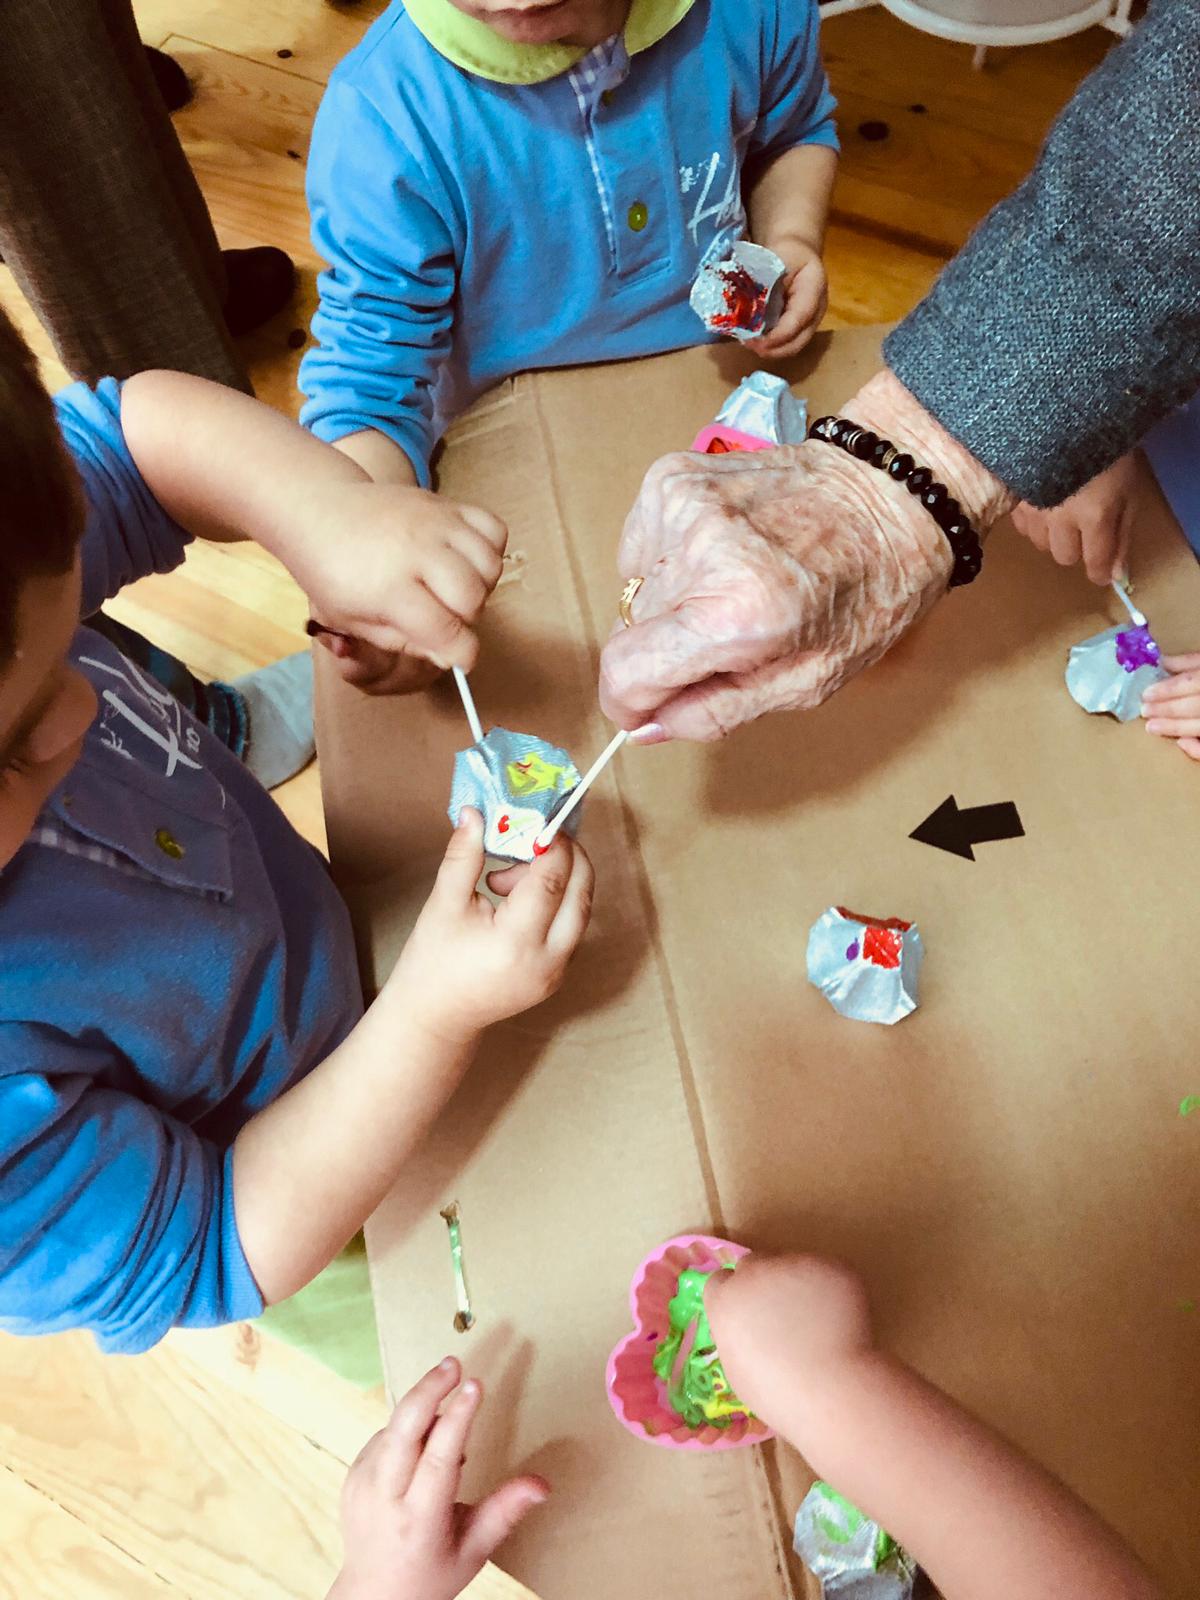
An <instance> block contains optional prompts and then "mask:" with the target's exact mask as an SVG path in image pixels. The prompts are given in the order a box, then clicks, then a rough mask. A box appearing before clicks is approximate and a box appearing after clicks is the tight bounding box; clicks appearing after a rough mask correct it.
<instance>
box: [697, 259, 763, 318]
mask: <svg viewBox="0 0 1200 1600" xmlns="http://www.w3.org/2000/svg"><path fill="white" fill-rule="evenodd" d="M721 277H722V280H723V285H722V289H721V296H722V299H723V300H724V301H725V309H724V311H718V312H717V313H716V314H715V315H714V316H712V317H710V318H709V321H710V322H711V324H712V326H713V327H714V328H755V327H757V326H758V325H759V323H761V322H762V321H763V320H764V318H765V317H766V314H767V293H768V291H767V290H766V289H765V288H764V287H763V285H762V284H761V283H759V282H758V281H757V280H756V279H755V278H753V277H752V276H751V275H750V273H748V272H747V271H746V269H745V267H742V266H732V267H724V268H722V270H721Z"/></svg>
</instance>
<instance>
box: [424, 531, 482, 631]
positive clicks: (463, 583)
mask: <svg viewBox="0 0 1200 1600" xmlns="http://www.w3.org/2000/svg"><path fill="white" fill-rule="evenodd" d="M421 581H422V582H423V583H424V585H425V587H426V588H427V589H428V590H429V592H430V594H431V595H433V597H434V599H435V600H440V601H441V603H442V605H444V606H445V607H446V609H447V610H448V611H452V612H453V613H454V615H455V616H456V617H459V618H461V620H462V621H463V622H474V621H475V619H476V617H478V615H479V613H480V612H481V611H482V610H483V608H484V605H485V604H486V603H487V597H488V595H489V594H490V593H491V590H490V589H489V588H488V586H487V584H486V583H485V582H484V581H483V578H482V577H481V576H480V574H479V573H478V572H477V571H476V570H475V568H474V567H473V566H472V564H471V562H470V561H468V559H467V557H466V556H465V555H463V553H462V552H461V551H460V550H456V549H455V548H454V546H453V545H444V546H443V547H442V549H440V550H438V551H436V552H435V553H434V554H433V555H431V556H429V557H428V558H427V559H426V561H425V562H424V563H423V566H422V571H421Z"/></svg>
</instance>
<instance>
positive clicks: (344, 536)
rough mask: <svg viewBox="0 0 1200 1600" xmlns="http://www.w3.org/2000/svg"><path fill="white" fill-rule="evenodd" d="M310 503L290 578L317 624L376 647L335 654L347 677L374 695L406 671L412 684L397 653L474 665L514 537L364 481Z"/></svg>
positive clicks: (486, 515) (416, 494) (488, 522)
mask: <svg viewBox="0 0 1200 1600" xmlns="http://www.w3.org/2000/svg"><path fill="white" fill-rule="evenodd" d="M305 505H306V509H307V516H306V521H307V524H308V526H307V530H301V533H300V537H299V538H298V540H297V544H298V545H299V547H300V548H299V552H298V554H297V555H296V557H295V559H294V560H293V561H292V563H291V565H292V571H293V574H294V576H295V577H296V579H297V581H298V582H299V583H300V585H301V587H302V588H303V589H304V590H305V592H306V593H307V595H308V597H309V601H310V603H311V605H312V611H313V616H314V618H315V619H316V621H317V623H318V624H320V625H321V626H322V627H324V628H326V629H330V630H333V631H334V632H336V633H341V634H347V635H350V636H351V642H353V643H360V642H361V644H362V645H364V646H370V647H372V648H371V650H370V651H365V650H364V651H362V652H354V651H351V652H348V653H347V652H342V653H341V654H339V656H338V659H339V660H344V661H346V662H347V668H346V670H345V671H344V676H346V677H347V678H349V679H350V681H351V682H358V684H359V686H360V687H368V686H370V687H373V688H374V690H375V692H377V693H378V692H383V691H382V690H381V689H380V687H379V686H380V684H381V683H382V682H383V681H384V680H385V679H386V678H387V676H388V674H389V673H390V672H392V671H393V670H398V668H399V667H400V666H403V668H404V670H403V672H402V673H401V676H400V679H399V681H400V682H401V683H403V684H404V686H407V687H411V686H412V685H411V668H409V667H408V666H407V665H405V664H404V663H399V664H398V663H397V662H396V660H395V658H396V657H398V656H405V655H407V656H410V657H411V656H421V657H424V658H427V659H428V660H430V661H432V662H436V663H437V665H438V666H440V667H451V666H456V667H462V668H463V669H464V670H469V669H470V668H471V667H472V666H474V664H475V657H476V656H477V654H478V652H479V644H478V641H477V639H476V637H475V634H474V632H473V625H474V623H475V622H476V621H477V620H478V618H479V615H480V613H481V612H482V610H483V608H484V605H485V603H486V601H487V598H488V596H489V595H490V594H491V592H492V590H493V589H494V588H495V587H496V584H497V582H498V581H499V578H500V572H501V567H502V558H503V555H504V545H505V542H506V540H507V538H508V531H507V529H506V528H505V526H504V524H503V523H502V522H501V521H500V520H499V519H498V518H497V517H493V516H492V515H491V513H490V512H488V511H483V510H481V509H480V508H479V507H477V506H467V505H458V504H456V503H455V502H454V501H452V500H443V499H442V498H440V497H439V496H438V495H434V494H430V493H428V492H427V491H426V490H424V489H414V488H409V487H407V486H405V485H397V484H388V483H369V482H366V481H363V482H361V483H345V482H339V483H336V484H333V485H330V486H325V487H323V488H322V489H320V490H318V491H316V492H314V493H313V494H311V495H310V496H308V498H307V499H306V501H305ZM318 637H321V636H320V635H318ZM323 642H325V643H326V644H328V643H329V641H328V640H327V639H323ZM406 679H407V680H409V681H407V682H405V680H406Z"/></svg>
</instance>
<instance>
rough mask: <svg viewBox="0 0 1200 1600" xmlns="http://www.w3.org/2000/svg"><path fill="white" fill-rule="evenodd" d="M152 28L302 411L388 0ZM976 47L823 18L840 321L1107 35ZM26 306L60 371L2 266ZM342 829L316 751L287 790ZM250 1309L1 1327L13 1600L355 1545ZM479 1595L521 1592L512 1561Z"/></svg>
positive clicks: (1041, 117)
mask: <svg viewBox="0 0 1200 1600" xmlns="http://www.w3.org/2000/svg"><path fill="white" fill-rule="evenodd" d="M136 9H137V13H138V18H139V23H140V25H141V29H142V34H143V37H144V38H145V39H146V40H147V41H148V42H150V43H152V44H156V45H160V46H163V47H164V48H166V49H168V50H169V51H170V52H171V54H172V55H174V56H176V57H177V58H178V59H179V60H180V61H181V62H182V64H183V65H184V67H185V68H186V69H187V71H188V72H189V74H190V75H191V76H192V78H193V79H194V81H195V82H196V85H197V94H196V98H195V101H194V102H193V104H192V105H191V106H190V107H188V108H187V109H186V110H185V111H183V112H182V113H181V114H180V115H179V116H178V118H177V126H178V129H179V133H180V136H181V137H182V139H183V141H184V144H185V146H186V148H187V151H188V154H189V156H190V157H191V160H192V163H193V166H194V167H195V169H196V171H197V173H198V174H199V177H200V179H201V182H202V184H203V186H204V190H205V193H206V195H207V197H208V200H209V203H210V206H211V209H212V212H213V216H214V219H215V221H216V224H217V229H218V231H219V233H220V235H221V238H222V241H223V242H224V243H225V244H227V245H231V246H238V245H247V244H255V243H272V244H277V245H282V246H284V247H285V248H286V249H288V250H290V251H291V252H292V254H293V255H294V256H295V257H296V259H297V261H298V262H299V263H300V266H301V269H302V276H303V285H302V290H301V295H300V299H299V302H298V304H297V306H296V307H295V309H294V310H293V311H292V312H289V313H285V314H283V315H281V316H280V317H278V318H276V319H275V321H274V322H273V323H272V324H271V325H270V326H269V327H267V328H266V329H264V330H263V331H262V332H261V333H259V334H258V335H256V336H255V338H254V339H253V340H252V341H249V342H248V355H249V357H250V359H251V361H252V366H253V374H254V378H255V382H256V384H257V385H258V387H259V392H260V393H261V394H262V395H263V396H264V397H265V398H267V399H269V400H270V401H271V402H272V403H273V404H275V405H278V406H279V407H281V408H282V409H284V410H287V411H294V410H295V404H296V396H295V386H294V380H295V370H296V365H297V362H298V360H299V352H298V351H295V350H292V349H291V348H290V347H289V342H288V336H289V334H291V333H292V331H293V330H294V329H296V328H307V325H308V320H309V315H310V312H311V308H312V304H313V297H314V289H313V274H314V269H315V268H316V266H317V262H316V260H315V258H314V256H313V253H312V250H311V248H310V246H309V244H308V238H307V227H306V221H305V213H304V201H303V173H304V156H305V151H306V147H307V138H308V128H309V125H310V122H311V119H312V115H313V111H314V109H315V107H316V105H317V101H318V99H319V98H320V94H321V88H322V84H323V83H324V82H325V80H326V79H327V77H328V74H329V72H330V69H331V68H332V67H333V65H334V63H335V62H336V61H337V60H338V59H339V57H340V56H342V55H343V54H344V53H345V52H346V51H347V50H348V49H350V48H351V47H352V46H353V45H354V43H355V42H356V41H357V39H358V38H359V37H360V35H361V32H362V30H363V27H364V25H365V23H366V22H367V21H368V20H369V19H370V18H371V17H373V16H375V15H377V14H378V12H379V11H380V10H381V9H382V3H381V0H362V3H358V4H355V3H343V4H337V5H335V4H331V3H328V0H252V3H247V0H137V5H136ZM1110 44H1111V39H1110V37H1109V36H1108V35H1106V34H1104V33H1102V32H1099V31H1094V32H1091V33H1088V34H1085V35H1082V36H1079V37H1077V38H1075V39H1072V40H1067V41H1065V42H1063V43H1060V44H1055V45H1045V46H1040V47H1037V48H1031V49H1026V50H1021V51H1012V52H1007V53H1000V52H995V53H993V54H992V56H991V57H990V58H989V61H988V64H987V66H986V68H985V70H984V71H983V72H974V71H973V70H972V68H971V57H970V51H969V50H968V49H966V48H965V47H961V46H956V45H952V44H948V43H946V42H944V41H940V40H936V39H933V38H928V37H926V36H924V35H921V34H918V33H915V32H913V31H911V30H910V29H908V28H906V27H905V26H903V25H902V24H900V23H898V22H896V21H895V20H893V19H892V18H891V17H889V16H888V15H887V14H886V13H883V12H879V11H868V12H862V13H858V14H854V15H850V16H846V17H840V18H836V19H834V20H832V21H830V22H828V23H827V24H826V27H825V52H826V61H827V64H828V67H829V72H830V76H831V78H832V81H833V86H834V89H835V91H836V93H837V95H838V99H839V101H840V105H841V112H840V117H841V129H842V141H843V146H844V154H843V161H842V170H841V176H840V179H839V183H838V189H837V193H836V197H835V213H834V218H833V223H832V226H831V228H830V234H829V246H828V260H829V268H830V276H831V295H830V311H829V323H830V325H831V326H839V327H840V326H845V325H847V324H852V323H867V322H879V321H885V320H889V319H892V318H896V317H899V316H901V315H903V313H904V312H905V311H906V310H907V309H908V308H909V307H910V306H911V305H912V304H913V303H914V301H916V300H917V299H918V298H919V297H920V295H921V294H922V293H923V292H924V290H925V289H926V288H927V287H928V285H929V284H930V282H931V281H932V280H933V278H934V277H935V275H936V274H937V271H938V269H939V267H940V266H941V264H942V263H943V262H944V261H945V260H947V259H948V258H949V256H950V255H952V254H953V252H954V250H955V249H956V248H957V247H958V246H959V245H960V244H961V243H962V242H963V240H964V239H965V238H966V236H967V234H968V233H969V232H970V230H971V228H972V227H973V226H974V224H975V223H976V222H977V221H978V220H979V218H980V217H981V216H982V215H983V214H984V212H986V211H987V209H988V208H989V206H991V205H992V204H993V203H994V202H995V201H996V200H999V199H1000V198H1001V197H1002V196H1003V195H1005V194H1006V193H1007V192H1008V191H1009V190H1010V189H1012V188H1013V187H1014V186H1015V184H1016V183H1017V182H1019V180H1020V179H1021V177H1022V176H1023V175H1024V174H1025V173H1026V172H1027V171H1028V169H1029V167H1030V165H1031V163H1032V161H1033V158H1034V155H1035V153H1036V150H1037V146H1038V143H1039V141H1040V139H1041V137H1042V135H1043V133H1044V131H1045V129H1046V127H1047V126H1048V124H1049V122H1050V120H1051V118H1052V117H1053V116H1054V115H1055V114H1056V112H1057V111H1058V109H1059V108H1060V107H1061V106H1062V105H1063V104H1064V103H1065V102H1066V100H1067V99H1068V98H1069V97H1070V94H1071V92H1072V90H1073V88H1074V86H1075V84H1076V83H1077V82H1078V80H1079V78H1080V77H1082V76H1083V74H1084V73H1085V72H1086V71H1087V70H1088V69H1089V68H1090V67H1092V66H1093V65H1094V64H1095V63H1096V62H1097V61H1099V60H1100V58H1101V57H1102V56H1103V54H1104V52H1105V50H1106V49H1107V48H1109V46H1110ZM0 302H3V303H4V304H5V305H6V306H8V307H9V308H10V309H16V310H17V314H18V316H19V317H21V320H22V325H23V326H25V327H26V328H27V329H28V331H29V332H30V336H31V337H32V338H34V339H35V342H36V344H37V348H38V350H39V353H41V354H43V356H44V357H45V371H46V376H47V381H48V382H50V383H51V385H52V386H53V387H57V386H58V385H59V384H61V383H62V382H63V381H64V374H63V373H62V371H61V369H60V368H59V367H58V366H57V364H56V363H55V362H54V360H53V357H52V354H51V352H50V348H49V345H48V342H47V341H46V340H45V338H44V337H43V336H42V335H41V333H40V330H38V329H36V327H35V326H34V325H33V324H32V321H31V319H30V318H29V316H28V313H27V311H25V310H24V309H23V308H22V307H21V306H20V302H19V297H18V296H17V294H16V291H15V289H14V288H13V285H12V281H11V278H9V276H8V274H7V273H5V272H4V271H3V270H2V269H0ZM114 610H119V613H120V615H121V616H122V617H123V618H124V619H125V620H127V621H129V622H131V623H133V624H134V625H135V626H138V627H140V628H141V629H142V630H143V631H144V632H146V633H148V634H150V635H152V636H153V637H154V638H155V639H156V640H158V641H159V642H160V643H162V644H164V645H166V646H168V647H169V648H172V649H174V650H175V651H176V652H177V653H178V654H180V655H182V656H183V657H184V658H185V659H186V660H188V661H189V662H190V663H191V664H192V665H193V666H194V667H195V668H196V669H197V670H198V671H200V672H202V673H205V674H208V675H211V676H230V675H233V674H236V673H238V672H242V671H245V670H247V669H248V668H250V667H253V666H256V665H260V664H263V663H265V662H267V661H270V660H273V659H274V658H275V657H277V656H279V655H281V654H284V653H286V652H287V651H289V650H293V649H298V648H301V647H302V646H303V645H304V644H305V639H304V636H303V633H302V631H301V625H302V622H303V619H304V617H305V615H306V608H305V605H304V601H303V599H302V597H301V596H300V595H299V593H298V592H297V591H296V589H295V587H294V585H293V584H292V583H291V581H290V580H289V579H288V577H287V575H286V573H284V572H282V571H281V569H279V567H278V566H277V565H276V563H274V562H273V561H272V560H271V559H270V558H269V557H267V556H266V555H264V554H263V553H262V552H261V551H258V550H255V549H252V548H250V547H243V548H240V549H236V550H229V549H214V548H203V547H202V548H199V549H196V550H194V551H193V552H192V553H191V554H190V555H189V557H188V560H187V562H186V564H185V566H184V567H183V568H182V569H181V570H180V571H179V572H178V573H174V574H172V575H171V576H169V577H165V578H149V579H146V580H145V581H144V582H142V583H140V584H138V585H136V586H135V587H134V588H133V589H132V590H130V591H128V592H127V594H126V595H125V596H124V597H123V598H122V600H121V601H120V603H119V607H114ZM280 798H281V800H282V802H283V804H284V805H285V807H286V809H287V810H288V811H289V814H290V815H291V816H292V817H293V819H294V820H295V821H296V822H297V825H298V826H300V827H301V828H302V829H303V831H305V832H306V833H307V834H308V835H309V836H310V837H312V838H314V839H315V840H317V841H318V842H322V841H323V838H324V831H323V827H322V824H321V817H320V796H319V791H318V786H317V779H316V773H315V772H309V773H306V774H304V775H303V776H302V777H301V778H299V779H297V780H295V781H294V782H293V783H292V784H290V785H288V786H287V788H286V790H283V791H280ZM385 1412H386V1407H385V1403H384V1399H383V1396H382V1395H381V1394H374V1395H363V1394H360V1393H359V1392H358V1391H356V1390H354V1389H352V1388H350V1387H349V1386H348V1385H346V1384H344V1383H343V1382H341V1381H340V1380H338V1379H336V1378H334V1377H332V1376H331V1375H329V1374H327V1373H325V1372H324V1371H322V1370H321V1369H319V1368H316V1367H315V1366H314V1365H313V1364H312V1363H311V1362H309V1361H307V1360H306V1359H305V1358H302V1357H300V1356H298V1355H296V1354H295V1353H293V1352H292V1351H290V1350H288V1349H287V1348H286V1347H285V1346H283V1345H281V1344H278V1343H277V1342H275V1341H273V1340H271V1339H269V1338H267V1337H266V1336H264V1335H261V1334H260V1333H259V1332H258V1331H257V1330H256V1329H254V1328H252V1327H249V1326H244V1325H243V1326H239V1327H235V1328H229V1329H222V1330H218V1331H215V1332H212V1333H193V1334H175V1335H173V1336H172V1337H171V1338H169V1339H168V1340H167V1341H166V1342H165V1343H164V1344H163V1345H162V1346H161V1347H160V1348H159V1349H158V1350H156V1351H155V1352H153V1353H152V1354H150V1355H147V1356H143V1357H139V1358H136V1359H105V1358H102V1357H100V1356H98V1355H97V1354H96V1353H95V1351H94V1348H93V1347H92V1346H91V1343H90V1341H89V1340H88V1339H86V1338H83V1337H77V1336H74V1335H68V1336H63V1337H60V1338H54V1339H45V1340H39V1341H32V1342H31V1341H18V1340H14V1339H2V1340H0V1600H152V1597H166V1596H176V1597H188V1600H285V1597H286V1600H312V1597H317V1596H320V1595H323V1594H324V1592H325V1588H326V1586H327V1584H328V1581H329V1578H330V1575H331V1573H332V1572H333V1571H334V1569H335V1567H336V1563H337V1555H338V1533H337V1500H338V1491H339V1488H340V1485H341V1481H342V1478H343V1476H344V1472H345V1467H346V1464H347V1463H348V1462H349V1461H350V1460H352V1459H353V1456H354V1454H355V1452H356V1451H357V1450H358V1449H359V1447H360V1446H361V1444H362V1442H363V1441H364V1439H365V1438H366V1437H367V1436H368V1434H369V1433H370V1432H372V1431H373V1430H374V1428H376V1427H377V1426H378V1425H379V1423H380V1422H381V1420H382V1418H383V1416H384V1415H385ZM472 1592H473V1594H475V1593H477V1594H478V1600H485V1596H486V1597H497V1600H498V1597H499V1596H500V1595H501V1594H504V1595H515V1594H517V1593H518V1592H522V1593H523V1592H524V1591H518V1589H517V1587H516V1586H510V1585H509V1584H508V1583H507V1582H506V1581H505V1580H503V1579H502V1578H501V1577H499V1576H498V1575H495V1574H485V1576H484V1578H483V1579H481V1581H480V1585H479V1588H478V1591H474V1590H473V1591H472Z"/></svg>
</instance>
